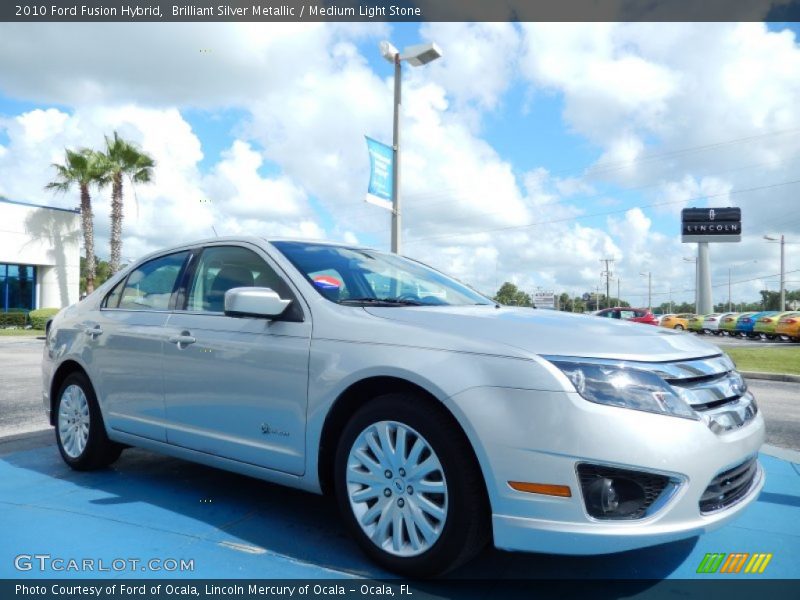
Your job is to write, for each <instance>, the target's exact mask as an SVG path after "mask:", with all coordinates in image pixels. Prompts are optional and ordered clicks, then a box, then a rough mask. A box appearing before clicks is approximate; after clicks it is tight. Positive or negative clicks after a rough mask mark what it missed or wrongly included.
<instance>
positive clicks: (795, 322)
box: [775, 312, 800, 342]
mask: <svg viewBox="0 0 800 600" xmlns="http://www.w3.org/2000/svg"><path fill="white" fill-rule="evenodd" d="M775 333H776V334H778V335H785V336H788V337H790V338H792V339H793V340H794V341H795V342H800V312H792V313H788V314H785V315H783V316H781V318H780V320H778V325H777V326H776V327H775Z"/></svg>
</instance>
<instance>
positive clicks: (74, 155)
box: [45, 149, 103, 293]
mask: <svg viewBox="0 0 800 600" xmlns="http://www.w3.org/2000/svg"><path fill="white" fill-rule="evenodd" d="M64 154H65V156H64V164H61V165H60V164H57V163H53V168H54V169H55V170H56V178H55V179H54V180H53V181H51V182H50V183H48V184H47V185H46V186H45V189H48V190H52V191H54V192H60V193H66V192H68V191H69V190H70V189H71V188H72V187H73V186H77V187H78V190H79V191H80V195H81V228H82V229H83V247H84V250H85V251H86V258H85V261H84V266H83V267H82V268H81V272H82V273H83V274H84V277H85V278H86V291H87V293H91V292H93V291H94V285H95V277H96V268H97V267H96V265H97V263H96V262H95V255H94V215H93V214H92V198H91V195H90V193H89V186H91V185H93V184H100V183H101V182H102V175H103V167H102V165H101V161H100V160H99V157H98V156H97V154H96V153H95V152H92V151H91V150H88V149H83V150H78V151H74V150H69V149H65V151H64Z"/></svg>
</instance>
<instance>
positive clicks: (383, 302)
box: [339, 298, 422, 306]
mask: <svg viewBox="0 0 800 600" xmlns="http://www.w3.org/2000/svg"><path fill="white" fill-rule="evenodd" d="M339 304H372V305H375V306H422V302H417V301H416V300H401V299H399V298H345V299H344V300H339Z"/></svg>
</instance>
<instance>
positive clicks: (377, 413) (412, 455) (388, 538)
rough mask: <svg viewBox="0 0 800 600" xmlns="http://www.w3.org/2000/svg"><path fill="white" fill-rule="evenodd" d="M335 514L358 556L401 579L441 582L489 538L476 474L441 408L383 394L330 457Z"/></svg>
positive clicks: (355, 417) (415, 398)
mask: <svg viewBox="0 0 800 600" xmlns="http://www.w3.org/2000/svg"><path fill="white" fill-rule="evenodd" d="M334 489H335V493H336V499H337V503H338V505H339V510H340V511H341V513H342V516H343V518H344V520H345V522H346V523H347V526H348V528H349V530H350V532H351V534H352V535H353V537H355V539H356V541H357V542H358V544H359V545H360V546H361V548H362V550H363V551H364V552H365V553H366V554H367V555H368V556H369V557H370V558H372V560H374V561H375V562H376V563H378V564H379V565H380V566H382V567H384V568H386V569H388V570H390V571H394V572H396V573H399V574H401V575H404V576H407V577H432V576H436V575H441V574H442V573H445V572H447V571H449V570H451V569H454V568H456V567H458V566H459V565H461V564H463V563H465V562H467V561H468V560H469V559H471V558H473V557H474V556H475V555H476V554H477V553H478V552H479V551H480V550H481V548H482V547H483V546H484V545H485V544H486V542H487V541H488V539H489V534H490V529H491V527H490V521H489V516H490V509H489V503H488V500H487V498H486V491H485V486H484V482H483V478H482V476H481V473H480V469H479V468H478V465H477V464H476V461H475V458H474V455H473V453H472V448H471V447H470V446H469V443H468V442H467V440H466V438H465V437H464V436H463V433H462V432H461V431H459V430H458V429H457V427H456V426H455V425H454V424H453V422H452V419H451V418H450V417H449V415H448V414H447V413H446V412H445V411H444V409H443V408H442V407H439V406H436V405H433V404H431V403H430V402H426V401H425V400H424V399H421V398H420V397H418V396H415V395H412V394H405V393H398V394H386V395H384V396H380V397H378V398H375V399H374V400H372V401H371V402H369V403H368V404H366V405H365V406H363V407H361V408H360V409H359V410H358V411H357V412H356V413H355V414H354V415H353V416H352V418H351V419H350V421H349V422H348V424H347V426H346V427H345V429H344V431H343V432H342V436H341V438H340V440H339V444H338V447H337V450H336V461H335V472H334Z"/></svg>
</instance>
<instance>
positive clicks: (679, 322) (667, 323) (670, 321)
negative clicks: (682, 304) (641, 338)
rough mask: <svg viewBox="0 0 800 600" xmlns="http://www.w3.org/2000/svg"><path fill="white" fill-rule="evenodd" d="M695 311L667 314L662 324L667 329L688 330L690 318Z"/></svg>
mask: <svg viewBox="0 0 800 600" xmlns="http://www.w3.org/2000/svg"><path fill="white" fill-rule="evenodd" d="M693 316H694V314H693V313H680V314H677V315H667V316H665V317H664V318H663V319H662V320H661V326H662V327H666V328H667V329H677V330H679V331H681V330H686V329H688V327H689V319H691V318H692V317H693Z"/></svg>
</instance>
